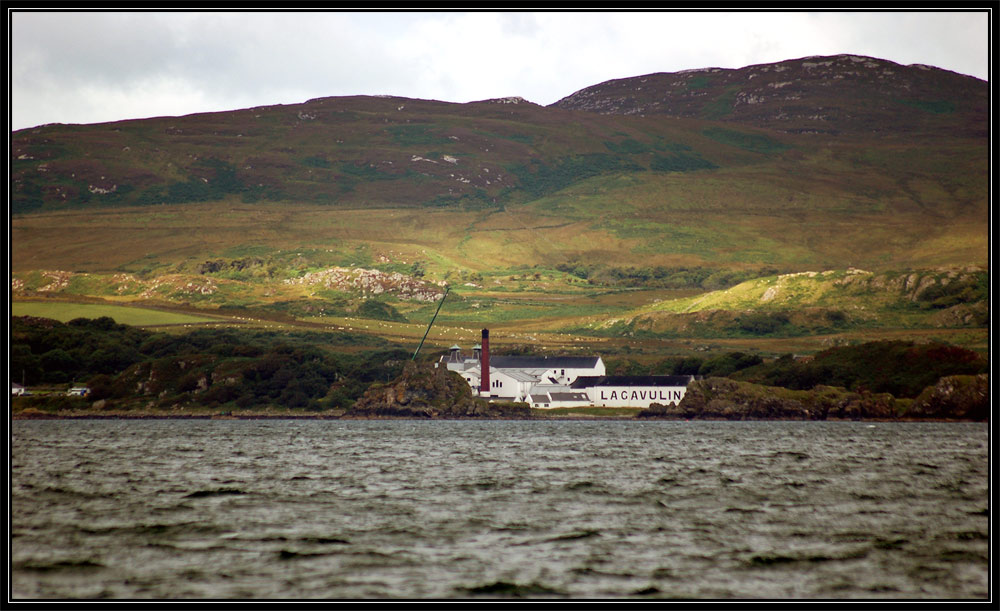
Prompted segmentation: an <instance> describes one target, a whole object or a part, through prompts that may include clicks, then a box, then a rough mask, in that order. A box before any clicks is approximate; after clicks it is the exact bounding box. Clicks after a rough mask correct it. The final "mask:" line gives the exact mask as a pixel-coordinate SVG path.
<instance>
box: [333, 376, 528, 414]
mask: <svg viewBox="0 0 1000 611" xmlns="http://www.w3.org/2000/svg"><path fill="white" fill-rule="evenodd" d="M344 417H345V418H440V419H452V418H518V419H520V418H530V417H531V410H530V408H529V407H528V406H527V404H523V403H522V404H509V403H508V404H496V403H489V402H487V401H484V400H482V399H479V398H477V397H475V396H473V394H472V392H471V391H470V389H469V384H468V382H466V381H465V380H464V379H463V378H462V376H460V375H458V374H457V373H455V372H453V371H449V370H448V369H447V368H444V367H433V366H430V365H419V364H416V363H408V364H407V365H406V367H405V368H404V369H403V374H402V375H401V376H400V377H399V378H397V379H396V380H395V381H393V382H391V383H389V384H386V385H373V386H372V387H370V388H369V389H368V390H367V391H366V392H365V394H364V395H363V396H362V397H361V398H360V399H358V401H357V402H356V403H355V404H354V406H353V407H352V408H351V409H350V410H348V412H347V413H346V414H345V415H344Z"/></svg>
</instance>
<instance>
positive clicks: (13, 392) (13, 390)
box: [10, 382, 26, 397]
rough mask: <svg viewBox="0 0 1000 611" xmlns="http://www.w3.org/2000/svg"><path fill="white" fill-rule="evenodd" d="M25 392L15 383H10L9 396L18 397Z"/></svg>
mask: <svg viewBox="0 0 1000 611" xmlns="http://www.w3.org/2000/svg"><path fill="white" fill-rule="evenodd" d="M25 390H26V389H25V388H24V387H23V386H21V385H20V384H18V383H17V382H11V383H10V396H12V397H20V396H21V395H23V394H24V391H25Z"/></svg>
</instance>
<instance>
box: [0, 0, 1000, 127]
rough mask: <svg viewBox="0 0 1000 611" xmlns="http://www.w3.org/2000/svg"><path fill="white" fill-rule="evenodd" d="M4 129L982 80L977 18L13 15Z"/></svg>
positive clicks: (981, 31) (983, 45)
mask: <svg viewBox="0 0 1000 611" xmlns="http://www.w3.org/2000/svg"><path fill="white" fill-rule="evenodd" d="M11 32H12V43H11V44H12V53H11V71H10V74H11V85H12V86H11V92H10V103H11V114H12V120H13V128H14V129H19V128H23V127H28V126H32V125H38V124H41V123H49V122H64V123H74V122H75V123H81V122H82V123H89V122H96V121H110V120H116V119H124V118H135V117H146V116H155V115H163V114H174V115H180V114H188V113H192V112H201V111H216V110H229V109H237V108H245V107H248V106H257V105H267V104H276V103H286V104H288V103H297V102H302V101H305V100H306V99H309V98H314V97H325V96H340V95H361V94H392V95H400V96H405V97H415V98H430V99H438V100H444V101H452V102H467V101H471V100H479V99H485V98H491V97H501V96H511V95H519V96H522V97H524V98H527V99H529V100H531V101H533V102H537V103H540V104H551V103H553V102H555V101H557V100H559V99H561V98H562V97H565V96H567V95H570V94H571V93H573V92H575V91H577V90H579V89H581V88H583V87H587V86H590V85H594V84H597V83H600V82H603V81H605V80H609V79H615V78H624V77H630V76H637V75H640V74H647V73H651V72H674V71H678V70H686V69H692V68H702V67H723V68H738V67H742V66H746V65H750V64H756V63H765V62H774V61H781V60H784V59H791V58H796V57H804V56H807V55H826V54H835V53H856V54H862V55H872V56H876V57H882V58H885V59H890V60H893V61H897V62H900V63H926V64H931V65H937V66H941V67H944V68H948V69H951V70H955V71H958V72H962V73H966V74H973V75H974V76H978V77H980V78H986V76H987V74H986V70H987V68H986V66H988V58H989V53H988V52H989V33H988V19H987V17H986V14H985V13H948V14H937V13H898V12H897V13H804V12H790V13H781V12H776V13H753V12H745V13H744V12H740V13H719V12H694V13H680V12H658V13H563V12H542V13H485V12H473V13H424V12H418V13H383V12H374V13H340V12H322V13H303V12H284V13H254V12H247V13H239V12H233V13H183V12H169V13H155V12H123V13H112V12H94V13H66V12H39V13H20V12H17V13H12V14H11Z"/></svg>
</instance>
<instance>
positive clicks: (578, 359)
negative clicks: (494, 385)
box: [490, 355, 601, 369]
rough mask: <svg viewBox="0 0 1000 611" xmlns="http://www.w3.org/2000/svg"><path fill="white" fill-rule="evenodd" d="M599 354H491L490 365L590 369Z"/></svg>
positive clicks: (506, 367)
mask: <svg viewBox="0 0 1000 611" xmlns="http://www.w3.org/2000/svg"><path fill="white" fill-rule="evenodd" d="M600 358H601V357H599V356H500V355H490V366H491V367H496V368H497V369H590V368H593V367H594V366H596V365H597V361H598V360H599V359H600Z"/></svg>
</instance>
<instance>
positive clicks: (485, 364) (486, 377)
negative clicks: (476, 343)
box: [479, 329, 490, 396]
mask: <svg viewBox="0 0 1000 611" xmlns="http://www.w3.org/2000/svg"><path fill="white" fill-rule="evenodd" d="M479 371H480V376H479V394H483V393H486V396H489V394H490V330H489V329H483V345H482V349H481V350H480V353H479Z"/></svg>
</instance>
